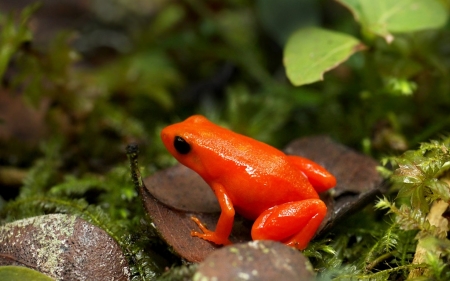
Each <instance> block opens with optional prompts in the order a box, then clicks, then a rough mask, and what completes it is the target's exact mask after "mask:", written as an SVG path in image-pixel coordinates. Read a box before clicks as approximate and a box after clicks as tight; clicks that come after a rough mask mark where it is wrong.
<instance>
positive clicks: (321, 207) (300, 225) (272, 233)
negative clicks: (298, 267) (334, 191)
mask: <svg viewBox="0 0 450 281" xmlns="http://www.w3.org/2000/svg"><path fill="white" fill-rule="evenodd" d="M326 213H327V207H326V205H325V203H323V201H322V200H320V199H306V200H302V201H295V202H288V203H284V204H281V205H278V206H275V207H272V208H270V209H268V210H266V211H264V212H263V213H262V214H261V215H260V216H259V217H258V218H257V219H256V221H255V223H254V224H253V227H252V238H253V240H275V241H280V242H282V243H285V244H286V245H288V246H292V247H295V248H297V249H299V250H303V249H305V248H306V246H308V243H309V241H310V240H311V239H312V238H313V237H314V234H315V233H316V230H317V228H318V227H319V225H320V223H321V222H322V220H323V218H324V217H325V215H326Z"/></svg>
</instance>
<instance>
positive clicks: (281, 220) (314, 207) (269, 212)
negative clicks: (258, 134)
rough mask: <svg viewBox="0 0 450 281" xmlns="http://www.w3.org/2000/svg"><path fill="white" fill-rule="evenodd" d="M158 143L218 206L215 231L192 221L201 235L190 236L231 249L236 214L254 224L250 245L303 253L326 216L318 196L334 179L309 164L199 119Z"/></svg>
mask: <svg viewBox="0 0 450 281" xmlns="http://www.w3.org/2000/svg"><path fill="white" fill-rule="evenodd" d="M161 138H162V141H163V143H164V145H165V146H166V148H167V149H168V151H169V152H170V153H171V154H172V155H173V156H174V157H175V158H176V159H177V160H178V161H179V162H180V163H182V164H183V165H185V166H187V167H188V168H190V169H192V170H194V171H195V172H197V173H198V174H199V175H200V176H201V177H202V178H203V179H204V180H205V181H206V182H207V183H208V185H209V186H210V187H211V188H212V190H213V191H214V194H215V195H216V197H217V199H218V201H219V204H220V208H221V214H220V217H219V221H218V223H217V226H216V229H215V231H210V230H208V229H207V228H206V227H205V226H204V225H203V224H202V223H201V222H200V221H199V219H197V218H195V217H193V218H192V219H193V220H194V221H195V222H196V223H197V225H198V226H199V228H200V230H201V231H202V232H197V231H192V233H191V234H192V236H197V237H200V238H202V239H205V240H208V241H211V242H214V243H216V244H219V245H226V244H230V243H231V242H230V241H229V239H228V237H229V235H230V233H231V229H232V226H233V221H234V215H235V212H237V213H239V214H241V215H242V216H243V217H245V218H248V219H250V220H255V222H254V224H253V226H252V231H251V235H252V238H253V239H254V240H275V241H280V242H282V243H285V244H286V245H289V246H292V247H295V248H297V249H304V248H306V246H307V245H308V243H309V241H310V240H311V239H312V237H313V236H314V234H315V232H316V230H317V228H318V227H319V225H320V223H321V222H322V220H323V218H324V217H325V215H326V212H327V207H326V206H325V204H324V203H323V201H322V200H320V199H319V195H318V194H317V193H318V192H322V191H325V190H327V189H330V188H332V187H334V186H335V185H336V179H335V177H334V176H333V175H331V174H330V173H329V172H328V171H327V170H326V169H325V168H323V167H322V166H320V165H319V164H317V163H315V162H313V161H311V160H309V159H306V158H302V157H298V156H289V155H286V154H284V153H283V152H281V151H280V150H278V149H276V148H274V147H272V146H270V145H267V144H265V143H262V142H260V141H257V140H254V139H252V138H249V137H246V136H243V135H240V134H237V133H234V132H232V131H230V130H228V129H225V128H222V127H220V126H217V125H215V124H214V123H212V122H210V121H208V120H207V119H206V118H205V117H203V116H200V115H194V116H191V117H189V118H188V119H186V120H185V121H183V122H180V123H176V124H173V125H170V126H168V127H166V128H164V129H163V130H162V132H161ZM199 200H201V199H200V198H199Z"/></svg>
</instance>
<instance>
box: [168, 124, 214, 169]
mask: <svg viewBox="0 0 450 281" xmlns="http://www.w3.org/2000/svg"><path fill="white" fill-rule="evenodd" d="M210 125H213V123H211V122H210V121H208V119H206V118H205V117H203V116H201V115H194V116H191V117H189V118H188V119H186V120H184V121H183V122H180V123H176V124H173V125H170V126H167V127H165V128H164V129H163V130H162V131H161V139H162V141H163V143H164V146H165V147H166V148H167V150H168V151H169V152H170V154H172V155H173V156H174V157H175V158H176V159H177V160H178V161H179V162H180V163H181V164H183V165H185V166H187V167H189V168H191V169H192V170H194V171H196V172H197V173H199V174H200V175H202V174H204V171H205V166H204V161H202V159H203V157H204V155H203V153H202V152H203V148H202V147H203V145H204V144H205V142H208V140H210V138H209V137H208V130H207V127H209V126H210Z"/></svg>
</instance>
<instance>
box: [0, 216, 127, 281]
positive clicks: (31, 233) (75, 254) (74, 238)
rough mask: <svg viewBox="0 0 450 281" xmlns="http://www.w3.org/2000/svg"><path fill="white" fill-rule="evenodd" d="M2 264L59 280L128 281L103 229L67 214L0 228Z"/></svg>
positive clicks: (115, 248) (120, 256)
mask: <svg viewBox="0 0 450 281" xmlns="http://www.w3.org/2000/svg"><path fill="white" fill-rule="evenodd" d="M0 265H16V266H25V267H28V268H31V269H34V270H38V271H40V272H42V273H44V274H45V275H47V276H50V277H51V278H53V279H57V280H105V281H106V280H107V281H110V280H119V281H121V280H123V281H125V280H129V269H128V263H127V261H126V260H125V258H124V256H123V254H122V251H121V249H120V248H119V246H118V245H117V243H116V242H115V241H114V240H113V239H112V238H111V237H110V236H109V235H107V234H106V232H105V231H103V230H102V229H100V228H98V227H96V226H94V225H92V224H90V223H88V222H86V221H84V220H82V219H80V218H77V217H76V216H72V215H64V214H50V215H44V216H39V217H32V218H28V219H24V220H18V221H14V222H12V223H8V224H5V225H3V226H0Z"/></svg>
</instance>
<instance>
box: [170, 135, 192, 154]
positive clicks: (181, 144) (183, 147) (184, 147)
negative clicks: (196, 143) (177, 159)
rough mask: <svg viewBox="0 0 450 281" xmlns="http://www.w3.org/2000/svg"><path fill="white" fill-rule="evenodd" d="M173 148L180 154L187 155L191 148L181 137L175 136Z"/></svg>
mask: <svg viewBox="0 0 450 281" xmlns="http://www.w3.org/2000/svg"><path fill="white" fill-rule="evenodd" d="M173 146H174V147H175V149H176V150H177V151H178V153H180V154H188V153H189V151H191V146H190V145H189V144H188V143H187V141H185V140H184V139H183V138H182V137H179V136H176V137H175V139H174V140H173Z"/></svg>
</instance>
